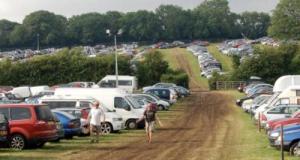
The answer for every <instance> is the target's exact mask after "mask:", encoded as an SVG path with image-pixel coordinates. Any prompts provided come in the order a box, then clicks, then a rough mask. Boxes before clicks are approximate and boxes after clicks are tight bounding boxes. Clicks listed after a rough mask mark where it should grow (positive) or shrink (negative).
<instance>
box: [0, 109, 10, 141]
mask: <svg viewBox="0 0 300 160" xmlns="http://www.w3.org/2000/svg"><path fill="white" fill-rule="evenodd" d="M8 140H9V123H8V119H7V118H6V117H5V115H4V114H3V113H0V142H1V143H4V144H7V143H8Z"/></svg>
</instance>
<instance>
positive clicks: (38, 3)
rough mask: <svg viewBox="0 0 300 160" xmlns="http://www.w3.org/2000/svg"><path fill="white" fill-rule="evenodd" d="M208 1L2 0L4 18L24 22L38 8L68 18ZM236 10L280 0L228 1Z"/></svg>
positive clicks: (258, 8) (263, 9) (265, 6)
mask: <svg viewBox="0 0 300 160" xmlns="http://www.w3.org/2000/svg"><path fill="white" fill-rule="evenodd" d="M203 1H204V0H0V19H8V20H11V21H17V22H22V20H23V19H24V17H25V16H26V15H28V14H29V13H31V12H34V11H37V10H48V11H51V12H55V13H56V14H61V15H64V16H66V17H71V16H72V15H78V14H81V13H87V12H101V13H105V12H106V11H109V10H117V11H122V12H128V11H136V10H140V9H147V10H154V9H155V8H157V7H158V6H159V5H161V4H175V5H179V6H181V7H183V8H190V9H191V8H194V7H195V6H197V5H198V4H200V3H201V2H203ZM228 1H229V5H230V8H231V10H232V11H233V12H237V13H240V12H243V11H259V12H269V13H271V11H272V10H273V9H275V7H276V4H277V3H278V2H279V0H228Z"/></svg>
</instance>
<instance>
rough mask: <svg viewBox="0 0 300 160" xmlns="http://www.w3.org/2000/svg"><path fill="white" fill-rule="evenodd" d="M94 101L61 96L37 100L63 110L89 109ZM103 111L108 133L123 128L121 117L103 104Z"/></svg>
mask: <svg viewBox="0 0 300 160" xmlns="http://www.w3.org/2000/svg"><path fill="white" fill-rule="evenodd" d="M93 102H95V99H94V98H92V97H87V96H80V95H76V96H70V95H69V96H67V95H64V96H61V95H48V96H47V95H46V96H44V97H42V98H40V99H39V103H43V104H47V105H48V106H49V108H50V109H51V110H52V109H58V110H59V109H65V108H78V109H83V108H90V107H91V105H92V103H93ZM101 106H102V107H103V109H104V114H105V121H106V122H105V123H106V124H107V125H104V126H106V127H110V128H109V129H106V130H109V131H114V132H117V131H120V130H122V129H124V128H125V125H124V121H123V118H122V116H121V115H119V114H117V113H116V112H115V111H114V110H111V109H108V108H107V107H106V106H105V105H104V104H101Z"/></svg>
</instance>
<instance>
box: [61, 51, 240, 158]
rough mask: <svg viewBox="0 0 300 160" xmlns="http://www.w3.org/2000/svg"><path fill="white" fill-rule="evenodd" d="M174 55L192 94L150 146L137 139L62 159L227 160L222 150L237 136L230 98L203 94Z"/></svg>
mask: <svg viewBox="0 0 300 160" xmlns="http://www.w3.org/2000/svg"><path fill="white" fill-rule="evenodd" d="M174 55H175V56H176V59H177V60H178V63H179V64H180V66H181V68H182V69H184V70H185V71H186V72H187V73H188V74H189V77H190V87H191V89H192V91H193V92H192V95H191V96H190V97H188V98H186V99H185V100H184V101H183V102H182V103H181V104H180V106H179V107H178V108H176V112H178V113H179V114H178V115H180V116H178V117H176V118H175V120H172V121H163V123H165V126H164V127H163V128H161V129H159V130H158V131H156V132H155V133H154V140H153V143H152V144H147V143H146V139H145V137H137V138H133V140H132V141H129V142H124V143H122V144H118V145H116V147H94V148H93V147H91V149H86V150H84V151H81V152H79V153H68V154H66V157H65V158H64V159H81V160H83V159H102V160H103V159H105V160H106V159H107V160H148V159H149V160H173V159H174V160H201V159H203V160H212V159H216V160H219V159H222V160H224V159H231V158H230V154H228V153H227V151H228V150H227V149H224V148H226V146H227V145H228V144H231V143H232V141H230V140H231V139H232V137H234V136H235V134H238V133H236V131H235V127H234V125H235V124H234V121H233V119H232V116H230V114H231V107H230V106H229V105H228V104H229V103H230V97H227V96H226V95H223V94H220V93H214V92H207V91H205V90H204V89H203V88H201V86H200V85H199V84H197V82H196V80H195V78H194V77H195V75H193V73H192V72H191V69H190V65H189V63H188V62H187V60H186V58H185V57H184V56H183V55H182V54H180V53H179V52H176V53H175V54H174ZM203 91H204V92H203ZM170 112H174V111H170Z"/></svg>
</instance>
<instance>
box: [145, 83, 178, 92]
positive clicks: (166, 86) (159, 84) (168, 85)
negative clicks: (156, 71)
mask: <svg viewBox="0 0 300 160" xmlns="http://www.w3.org/2000/svg"><path fill="white" fill-rule="evenodd" d="M176 86H177V85H176V84H174V83H156V84H154V85H153V86H148V87H144V88H143V91H146V90H149V89H152V88H170V87H176Z"/></svg>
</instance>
